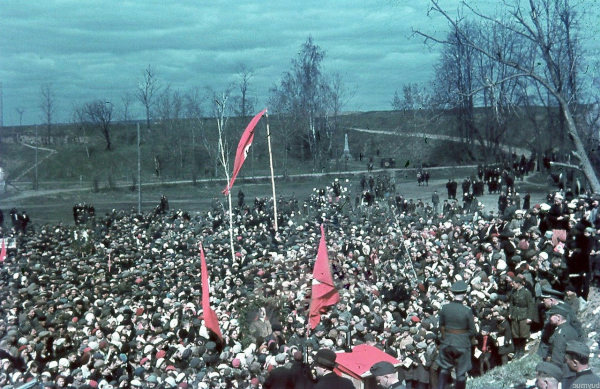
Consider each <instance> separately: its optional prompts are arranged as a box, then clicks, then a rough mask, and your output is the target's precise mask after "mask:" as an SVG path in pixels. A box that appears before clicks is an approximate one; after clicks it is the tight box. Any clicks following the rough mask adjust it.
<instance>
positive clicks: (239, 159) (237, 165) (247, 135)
mask: <svg viewBox="0 0 600 389" xmlns="http://www.w3.org/2000/svg"><path fill="white" fill-rule="evenodd" d="M265 112H267V109H266V108H265V109H263V110H262V111H260V112H259V113H258V114H257V115H256V116H255V117H254V118H253V119H252V120H251V121H250V124H248V127H246V130H244V133H243V134H242V138H241V139H240V143H239V144H238V147H237V152H236V153H235V162H234V163H233V173H231V180H230V181H229V185H227V187H226V188H225V189H223V194H225V195H228V194H229V191H230V190H231V188H232V187H233V182H234V181H235V178H236V177H237V175H238V173H239V172H240V169H241V168H242V165H243V164H244V161H245V160H246V156H247V155H248V149H249V148H250V146H251V145H252V141H253V140H254V127H256V124H257V123H258V121H259V120H260V118H261V117H262V115H263V114H264V113H265Z"/></svg>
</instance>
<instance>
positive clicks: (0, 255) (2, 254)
mask: <svg viewBox="0 0 600 389" xmlns="http://www.w3.org/2000/svg"><path fill="white" fill-rule="evenodd" d="M5 258H6V239H2V251H0V262H4V259H5Z"/></svg>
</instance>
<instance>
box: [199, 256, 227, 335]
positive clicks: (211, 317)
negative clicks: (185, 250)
mask: <svg viewBox="0 0 600 389" xmlns="http://www.w3.org/2000/svg"><path fill="white" fill-rule="evenodd" d="M200 260H201V261H202V265H201V268H202V313H203V316H204V325H205V326H206V328H207V329H209V330H211V331H212V332H213V333H214V334H215V335H216V336H217V337H218V338H219V340H220V341H221V343H223V335H221V328H219V319H218V318H217V314H216V313H215V311H213V310H212V308H211V307H210V285H209V281H208V270H207V269H206V259H204V249H203V248H202V245H200Z"/></svg>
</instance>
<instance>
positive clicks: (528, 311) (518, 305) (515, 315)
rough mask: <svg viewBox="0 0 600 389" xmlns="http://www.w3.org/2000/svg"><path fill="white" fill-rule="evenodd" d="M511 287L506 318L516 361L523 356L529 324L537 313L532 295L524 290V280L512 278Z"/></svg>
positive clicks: (528, 333) (528, 334) (529, 330)
mask: <svg viewBox="0 0 600 389" xmlns="http://www.w3.org/2000/svg"><path fill="white" fill-rule="evenodd" d="M511 285H512V287H513V291H512V292H511V294H510V297H509V309H508V314H509V316H508V317H509V319H510V324H511V330H512V336H513V343H514V345H515V359H518V358H520V357H522V356H523V355H524V354H525V344H526V343H527V339H529V336H530V335H531V324H532V323H533V321H534V319H535V318H536V316H537V311H536V306H535V301H534V299H533V295H532V294H531V292H530V291H529V290H528V289H527V288H525V279H524V278H521V277H512V278H511Z"/></svg>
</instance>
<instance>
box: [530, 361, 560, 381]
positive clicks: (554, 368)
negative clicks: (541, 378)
mask: <svg viewBox="0 0 600 389" xmlns="http://www.w3.org/2000/svg"><path fill="white" fill-rule="evenodd" d="M535 371H537V372H538V373H542V374H545V375H548V376H550V377H553V378H556V379H557V380H558V381H560V380H562V369H561V368H560V367H559V366H558V365H555V364H554V363H550V362H540V363H538V364H537V366H536V367H535Z"/></svg>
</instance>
